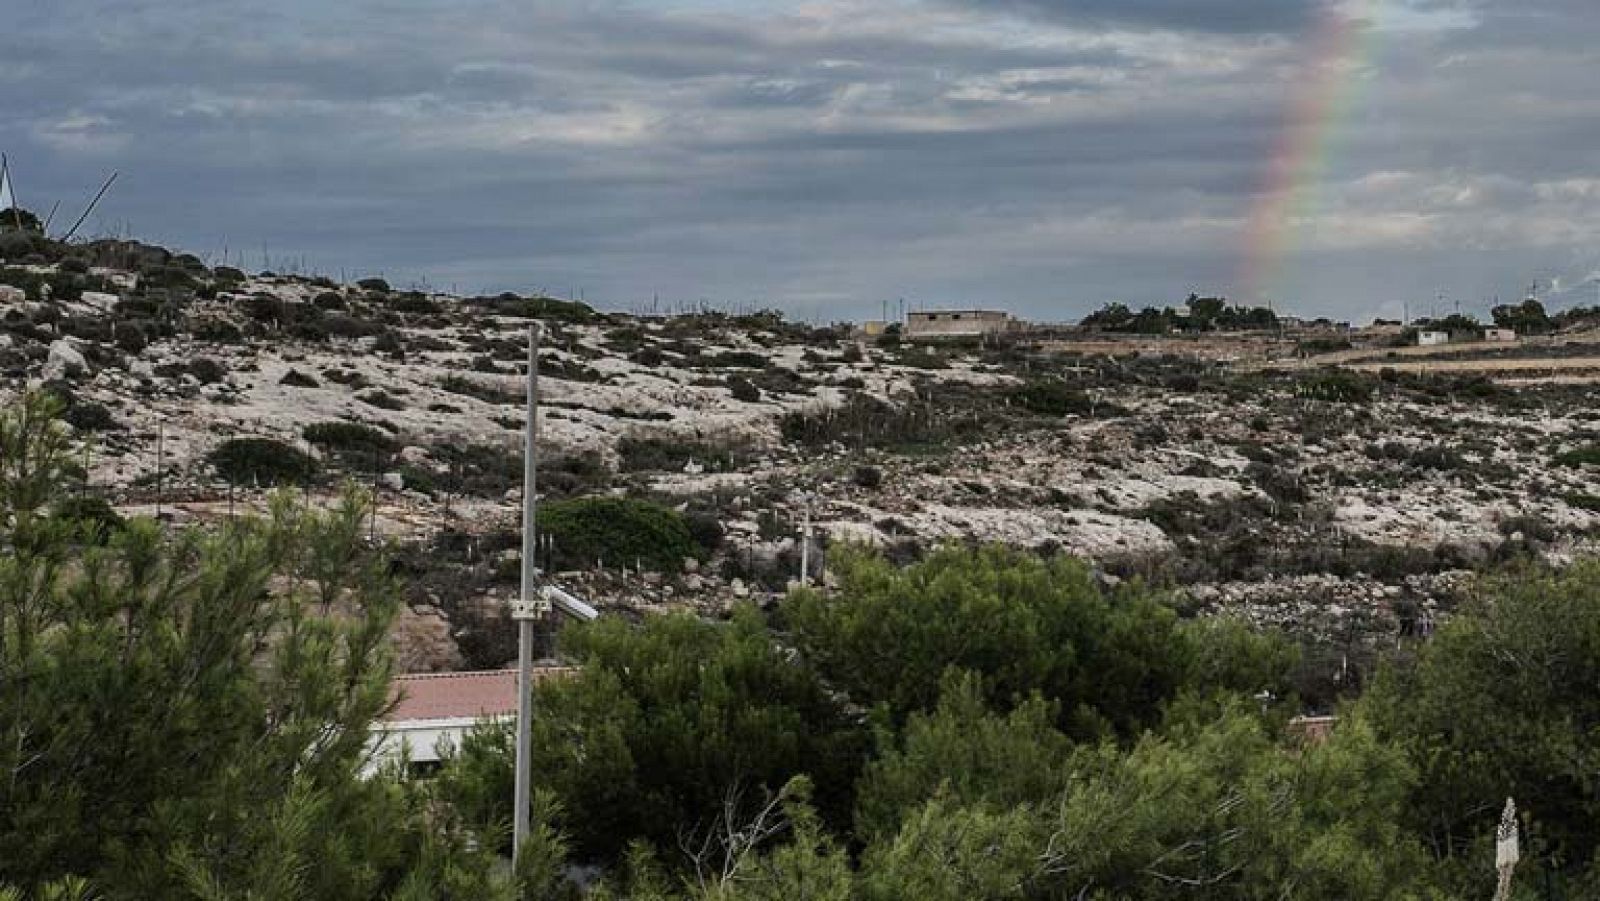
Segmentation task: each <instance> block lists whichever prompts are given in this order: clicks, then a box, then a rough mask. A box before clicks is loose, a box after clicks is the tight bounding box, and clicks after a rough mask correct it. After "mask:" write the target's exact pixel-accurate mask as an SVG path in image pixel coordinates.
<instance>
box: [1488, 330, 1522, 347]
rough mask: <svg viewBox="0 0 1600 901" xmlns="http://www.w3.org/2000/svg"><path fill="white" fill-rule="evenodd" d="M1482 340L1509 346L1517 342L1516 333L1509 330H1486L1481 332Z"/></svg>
mask: <svg viewBox="0 0 1600 901" xmlns="http://www.w3.org/2000/svg"><path fill="white" fill-rule="evenodd" d="M1483 340H1485V341H1493V342H1496V343H1502V344H1509V343H1512V342H1515V341H1516V340H1517V332H1516V330H1515V329H1509V328H1486V329H1484V330H1483Z"/></svg>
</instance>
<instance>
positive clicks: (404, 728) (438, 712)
mask: <svg viewBox="0 0 1600 901" xmlns="http://www.w3.org/2000/svg"><path fill="white" fill-rule="evenodd" d="M571 672H573V670H572V669H571V668H570V667H541V668H539V669H536V670H534V671H533V678H534V680H535V681H538V680H540V679H548V678H551V677H554V676H564V675H567V674H569V673H571ZM390 696H391V697H392V698H393V700H394V707H393V709H392V710H390V711H389V714H388V715H387V716H386V717H384V718H383V720H381V721H379V722H376V723H373V724H372V739H371V744H370V747H371V748H372V750H373V754H372V757H371V762H370V763H369V764H368V770H369V771H371V770H375V769H377V768H378V767H379V766H382V765H383V764H384V763H385V762H387V761H390V760H393V759H395V758H397V757H399V756H400V753H401V750H402V749H405V750H406V752H407V753H408V754H409V755H410V761H411V763H413V764H420V765H423V766H433V765H436V764H438V762H439V761H440V759H441V758H442V757H443V751H444V749H445V748H446V747H455V748H459V747H461V739H462V738H463V737H465V736H466V734H467V732H468V731H470V730H471V729H472V727H473V726H475V725H477V724H478V723H479V722H482V721H485V720H489V721H496V720H506V721H509V720H512V719H514V718H515V717H516V715H517V671H516V670H514V669H502V670H479V671H476V672H465V673H418V674H414V675H408V676H397V677H395V680H394V682H393V684H392V685H391V686H390Z"/></svg>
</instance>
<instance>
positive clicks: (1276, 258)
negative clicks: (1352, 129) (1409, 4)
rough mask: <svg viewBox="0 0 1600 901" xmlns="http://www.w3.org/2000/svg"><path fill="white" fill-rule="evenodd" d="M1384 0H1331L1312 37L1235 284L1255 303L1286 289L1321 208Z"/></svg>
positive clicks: (1245, 298)
mask: <svg viewBox="0 0 1600 901" xmlns="http://www.w3.org/2000/svg"><path fill="white" fill-rule="evenodd" d="M1381 2H1382V0H1350V2H1348V3H1345V4H1342V5H1340V4H1332V3H1330V4H1329V6H1328V8H1327V10H1326V11H1325V12H1324V13H1323V17H1322V22H1321V24H1320V25H1319V26H1318V28H1317V33H1316V36H1315V37H1314V39H1313V41H1312V55H1311V57H1310V64H1309V65H1308V66H1307V68H1306V76H1305V80H1304V82H1303V83H1302V84H1301V85H1300V87H1299V88H1298V90H1297V92H1296V95H1295V99H1294V102H1293V103H1292V105H1291V106H1290V107H1289V111H1288V115H1287V117H1286V121H1285V123H1284V125H1283V128H1282V130H1281V131H1280V133H1279V136H1278V140H1277V142H1276V143H1275V144H1274V146H1273V149H1272V154H1271V157H1270V159H1269V160H1268V163H1267V170H1266V173H1265V175H1264V177H1263V179H1262V182H1261V186H1260V188H1259V189H1258V190H1257V191H1256V193H1255V195H1254V197H1255V204H1254V207H1253V208H1252V209H1251V211H1250V217H1249V224H1248V226H1247V231H1246V232H1245V240H1244V254H1243V261H1242V263H1241V265H1240V271H1239V277H1238V279H1237V280H1236V281H1235V288H1236V290H1238V291H1239V292H1241V295H1242V296H1241V298H1240V299H1241V300H1242V301H1244V302H1246V303H1252V304H1258V303H1263V302H1268V301H1271V300H1274V299H1276V298H1274V297H1273V294H1274V292H1276V291H1279V290H1281V289H1282V287H1283V286H1282V276H1283V268H1284V263H1285V261H1286V260H1287V259H1288V257H1289V255H1290V253H1291V252H1292V250H1293V246H1292V239H1293V238H1294V237H1295V233H1296V232H1297V231H1298V230H1299V228H1300V227H1301V226H1303V225H1305V224H1306V223H1307V222H1308V221H1309V220H1310V219H1311V217H1312V216H1313V215H1314V214H1315V212H1316V204H1317V200H1318V189H1319V188H1320V187H1321V185H1322V179H1323V176H1324V174H1325V173H1326V172H1327V169H1328V160H1329V158H1330V157H1331V156H1332V154H1333V151H1334V149H1335V145H1336V143H1337V137H1338V135H1339V132H1340V125H1342V124H1343V123H1344V121H1345V120H1346V119H1347V118H1348V117H1349V114H1350V111H1351V110H1352V109H1353V108H1354V107H1355V101H1356V99H1357V94H1358V92H1359V87H1360V85H1361V83H1362V80H1361V79H1360V77H1359V75H1360V73H1361V71H1362V69H1363V67H1364V66H1365V65H1366V64H1367V63H1368V62H1369V61H1370V60H1371V59H1372V58H1373V56H1374V55H1375V53H1376V50H1377V47H1376V35H1377V29H1376V28H1374V27H1373V26H1372V19H1373V16H1374V15H1375V14H1376V13H1377V11H1378V10H1377V7H1378V5H1379V4H1380V3H1381Z"/></svg>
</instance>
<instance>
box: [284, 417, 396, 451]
mask: <svg viewBox="0 0 1600 901" xmlns="http://www.w3.org/2000/svg"><path fill="white" fill-rule="evenodd" d="M301 436H302V437H304V438H305V439H306V441H308V442H310V443H311V444H314V445H316V446H317V447H319V448H321V449H322V450H324V451H326V452H332V453H339V454H347V455H350V456H358V457H361V458H363V459H369V458H371V457H373V456H387V455H389V454H392V453H394V451H395V449H396V448H395V440H394V439H393V438H391V437H389V435H388V434H387V433H386V432H383V431H381V430H379V429H376V428H373V427H372V426H370V425H366V424H365V423H360V422H343V421H340V422H318V423H314V424H312V425H308V426H306V427H305V430H304V431H303V432H301Z"/></svg>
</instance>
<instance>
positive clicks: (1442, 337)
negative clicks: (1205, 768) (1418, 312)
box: [1417, 331, 1450, 347]
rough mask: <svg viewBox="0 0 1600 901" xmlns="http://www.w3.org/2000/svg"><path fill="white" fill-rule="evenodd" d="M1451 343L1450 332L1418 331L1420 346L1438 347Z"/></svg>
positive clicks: (1418, 344) (1418, 343)
mask: <svg viewBox="0 0 1600 901" xmlns="http://www.w3.org/2000/svg"><path fill="white" fill-rule="evenodd" d="M1449 343H1450V333H1449V332H1432V331H1430V332H1417V346H1418V347H1437V346H1438V345H1441V344H1449Z"/></svg>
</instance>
